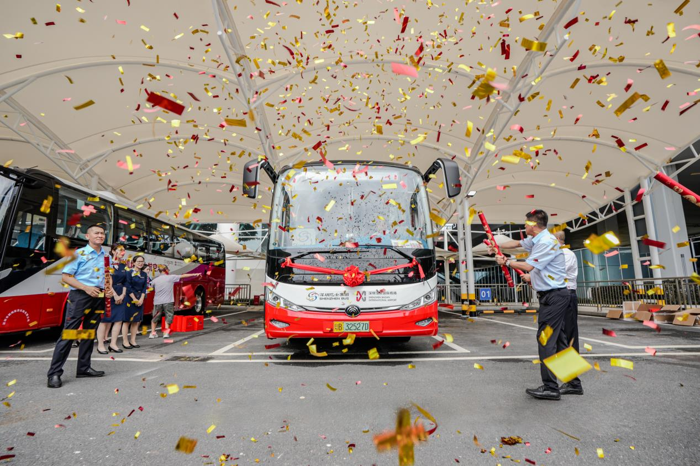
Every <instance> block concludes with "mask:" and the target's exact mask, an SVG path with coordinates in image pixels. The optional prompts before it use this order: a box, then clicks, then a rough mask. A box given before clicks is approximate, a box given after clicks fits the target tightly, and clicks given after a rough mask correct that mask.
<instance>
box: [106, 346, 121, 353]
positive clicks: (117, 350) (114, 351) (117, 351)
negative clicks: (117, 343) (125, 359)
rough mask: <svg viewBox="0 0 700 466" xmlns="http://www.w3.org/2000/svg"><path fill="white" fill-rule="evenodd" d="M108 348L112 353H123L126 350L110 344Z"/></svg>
mask: <svg viewBox="0 0 700 466" xmlns="http://www.w3.org/2000/svg"><path fill="white" fill-rule="evenodd" d="M107 349H108V350H109V352H110V353H123V352H124V350H123V349H119V348H117V349H114V348H112V347H111V346H108V347H107Z"/></svg>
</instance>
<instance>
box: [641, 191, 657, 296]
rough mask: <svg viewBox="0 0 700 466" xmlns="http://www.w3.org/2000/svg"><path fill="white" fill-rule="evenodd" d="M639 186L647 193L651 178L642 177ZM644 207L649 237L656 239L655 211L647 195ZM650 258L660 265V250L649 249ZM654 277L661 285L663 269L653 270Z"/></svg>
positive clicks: (643, 198) (643, 199)
mask: <svg viewBox="0 0 700 466" xmlns="http://www.w3.org/2000/svg"><path fill="white" fill-rule="evenodd" d="M639 185H640V187H641V188H642V189H644V190H645V191H647V190H648V189H649V178H647V177H642V179H641V180H640V181H639ZM642 205H643V206H644V220H645V222H646V225H647V235H649V237H650V238H652V239H656V224H655V222H654V209H653V208H652V206H651V198H650V197H649V196H647V195H645V196H644V197H642ZM649 257H650V259H651V265H659V263H660V261H659V250H658V248H653V247H650V248H649ZM652 275H653V277H654V278H655V279H659V280H655V281H654V282H655V283H656V284H657V285H660V284H661V280H660V279H661V269H658V268H654V269H652Z"/></svg>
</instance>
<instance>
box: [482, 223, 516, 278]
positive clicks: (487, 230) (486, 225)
mask: <svg viewBox="0 0 700 466" xmlns="http://www.w3.org/2000/svg"><path fill="white" fill-rule="evenodd" d="M479 220H481V225H483V227H484V232H485V233H486V236H488V238H489V241H490V242H491V244H493V248H494V249H495V250H496V254H499V255H501V256H502V255H503V253H502V252H501V248H499V247H498V244H497V243H496V240H495V239H493V233H492V232H491V227H490V226H489V222H487V221H486V217H485V216H484V213H483V212H479ZM501 270H502V271H503V275H505V276H506V281H507V282H508V286H509V287H511V288H513V287H515V283H513V277H511V276H510V271H508V267H506V266H505V264H503V265H502V266H501Z"/></svg>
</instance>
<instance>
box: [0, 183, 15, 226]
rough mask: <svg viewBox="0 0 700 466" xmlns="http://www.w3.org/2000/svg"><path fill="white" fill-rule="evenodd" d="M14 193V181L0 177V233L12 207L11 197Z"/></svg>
mask: <svg viewBox="0 0 700 466" xmlns="http://www.w3.org/2000/svg"><path fill="white" fill-rule="evenodd" d="M14 191H15V181H14V180H11V179H9V178H7V177H5V176H2V175H0V231H2V225H3V222H4V221H5V217H6V216H7V213H8V210H9V209H10V207H12V202H11V199H12V196H13V194H14Z"/></svg>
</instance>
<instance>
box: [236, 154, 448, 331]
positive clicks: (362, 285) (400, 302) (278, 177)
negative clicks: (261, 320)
mask: <svg viewBox="0 0 700 466" xmlns="http://www.w3.org/2000/svg"><path fill="white" fill-rule="evenodd" d="M331 166H332V167H333V168H332V169H331V168H330V167H329V163H320V162H317V163H306V164H304V165H303V166H297V167H296V168H295V167H284V168H283V169H282V170H281V171H280V173H279V174H278V173H276V172H275V170H274V169H273V168H272V166H271V165H270V164H269V163H268V162H267V161H262V162H257V161H250V162H248V163H247V164H246V167H245V169H244V171H243V178H244V179H243V193H244V194H245V195H246V196H248V197H252V198H255V197H256V196H257V186H258V183H259V181H258V177H259V169H260V168H262V169H263V170H264V171H265V172H266V173H267V175H268V176H269V177H270V178H271V180H272V182H273V183H274V193H273V200H272V209H271V212H270V239H269V243H268V248H267V251H266V252H267V259H266V261H267V262H266V280H265V281H266V285H265V286H266V300H265V332H266V334H267V337H268V338H291V337H297V338H309V337H314V338H319V337H321V338H323V337H328V338H333V337H339V336H341V335H347V334H351V333H352V334H355V335H356V336H358V337H372V336H374V335H376V336H385V337H400V338H402V339H404V340H406V339H408V338H410V337H411V336H420V335H436V334H437V331H438V320H437V316H438V314H437V299H436V286H437V275H436V271H435V250H434V246H433V240H432V238H433V236H434V235H433V233H432V222H431V216H432V218H434V219H437V218H436V217H435V215H436V214H432V215H431V211H430V205H429V202H428V196H427V193H426V187H425V185H426V184H427V183H428V182H429V181H430V179H431V178H433V177H434V174H435V173H436V172H437V171H438V170H439V169H441V168H442V169H443V171H444V174H445V180H446V181H445V183H444V184H445V188H446V190H447V195H448V197H450V198H452V197H455V196H457V195H459V193H460V191H461V184H460V181H459V167H458V166H457V164H456V163H455V162H454V161H452V160H449V159H438V160H436V161H435V163H434V164H433V165H432V166H431V167H430V168H429V169H428V171H426V173H423V174H421V173H420V172H419V171H418V170H417V169H415V168H413V167H409V166H406V165H400V164H394V163H381V164H377V163H367V162H355V161H352V162H332V165H331Z"/></svg>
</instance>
